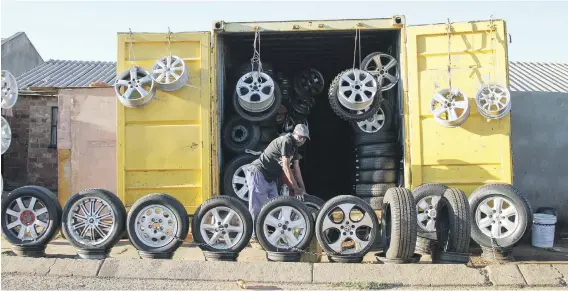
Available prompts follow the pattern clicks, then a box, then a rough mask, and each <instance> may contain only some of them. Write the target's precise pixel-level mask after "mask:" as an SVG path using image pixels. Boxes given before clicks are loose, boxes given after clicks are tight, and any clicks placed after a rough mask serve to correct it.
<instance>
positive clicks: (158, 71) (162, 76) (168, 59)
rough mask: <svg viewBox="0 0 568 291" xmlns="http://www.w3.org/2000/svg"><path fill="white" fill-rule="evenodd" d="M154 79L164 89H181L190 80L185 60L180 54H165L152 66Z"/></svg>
mask: <svg viewBox="0 0 568 291" xmlns="http://www.w3.org/2000/svg"><path fill="white" fill-rule="evenodd" d="M152 79H154V81H155V82H156V83H157V85H158V87H159V88H160V89H162V90H164V91H175V90H179V89H181V88H182V87H183V86H184V85H185V84H186V83H187V81H188V80H189V71H188V69H187V67H186V66H185V62H184V61H183V60H182V59H181V58H180V57H178V56H165V57H163V58H161V59H159V60H158V61H157V62H156V63H155V64H154V66H153V67H152Z"/></svg>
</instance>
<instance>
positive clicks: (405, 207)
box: [381, 188, 416, 261]
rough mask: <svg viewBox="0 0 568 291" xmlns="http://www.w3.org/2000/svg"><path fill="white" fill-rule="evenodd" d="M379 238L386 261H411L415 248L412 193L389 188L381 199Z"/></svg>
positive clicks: (414, 212) (414, 209)
mask: <svg viewBox="0 0 568 291" xmlns="http://www.w3.org/2000/svg"><path fill="white" fill-rule="evenodd" d="M382 211H383V213H382V215H381V217H382V221H381V238H382V241H383V249H384V252H385V257H386V258H387V259H391V260H393V259H401V260H404V261H408V260H411V259H412V257H413V256H414V250H415V248H416V208H415V204H414V197H413V196H412V192H411V191H410V190H408V189H406V188H391V189H389V190H387V193H386V194H385V198H384V199H383V209H382Z"/></svg>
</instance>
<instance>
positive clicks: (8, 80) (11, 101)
mask: <svg viewBox="0 0 568 291" xmlns="http://www.w3.org/2000/svg"><path fill="white" fill-rule="evenodd" d="M1 73H2V81H1V82H2V83H1V85H2V86H1V89H2V108H4V109H10V108H12V107H14V105H15V104H16V101H18V82H17V81H16V78H14V75H12V74H11V73H10V72H8V71H6V70H2V72H1Z"/></svg>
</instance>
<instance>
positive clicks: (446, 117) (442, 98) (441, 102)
mask: <svg viewBox="0 0 568 291" xmlns="http://www.w3.org/2000/svg"><path fill="white" fill-rule="evenodd" d="M430 111H431V112H432V115H434V119H435V120H436V121H437V122H438V123H440V124H441V125H442V126H445V127H455V126H459V125H461V124H463V123H464V122H465V121H466V120H467V118H468V117H469V112H470V108H469V101H468V98H467V96H466V95H465V94H464V93H463V92H462V91H460V90H459V89H451V90H450V89H442V90H440V91H438V92H436V94H434V96H433V97H432V101H431V103H430Z"/></svg>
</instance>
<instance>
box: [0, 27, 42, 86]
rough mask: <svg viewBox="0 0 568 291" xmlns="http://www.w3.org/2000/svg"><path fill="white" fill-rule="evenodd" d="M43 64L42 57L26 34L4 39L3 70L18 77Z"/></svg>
mask: <svg viewBox="0 0 568 291" xmlns="http://www.w3.org/2000/svg"><path fill="white" fill-rule="evenodd" d="M41 63H43V59H42V57H41V56H40V55H39V53H38V51H37V50H36V48H35V47H34V45H33V44H32V42H31V41H30V39H29V38H28V36H27V35H26V33H25V32H18V33H16V34H14V35H12V36H10V37H8V38H3V39H2V70H7V71H9V72H10V73H11V74H12V75H14V77H18V76H20V75H21V74H23V73H25V72H27V71H29V70H31V69H32V68H35V67H37V66H38V65H39V64H41Z"/></svg>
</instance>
